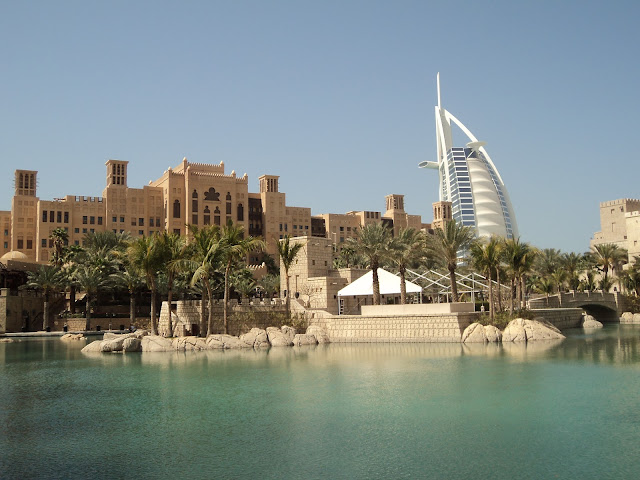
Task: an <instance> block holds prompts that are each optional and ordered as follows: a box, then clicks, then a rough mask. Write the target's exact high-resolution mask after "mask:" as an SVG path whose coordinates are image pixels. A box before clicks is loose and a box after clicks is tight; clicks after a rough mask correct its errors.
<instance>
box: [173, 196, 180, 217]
mask: <svg viewBox="0 0 640 480" xmlns="http://www.w3.org/2000/svg"><path fill="white" fill-rule="evenodd" d="M173 218H180V200H176V201H175V202H173Z"/></svg>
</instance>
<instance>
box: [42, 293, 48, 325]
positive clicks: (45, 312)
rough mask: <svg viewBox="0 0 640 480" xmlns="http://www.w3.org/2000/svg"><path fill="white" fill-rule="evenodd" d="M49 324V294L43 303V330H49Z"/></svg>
mask: <svg viewBox="0 0 640 480" xmlns="http://www.w3.org/2000/svg"><path fill="white" fill-rule="evenodd" d="M48 326H49V295H45V296H44V304H43V305H42V330H45V331H46V330H47V327H48Z"/></svg>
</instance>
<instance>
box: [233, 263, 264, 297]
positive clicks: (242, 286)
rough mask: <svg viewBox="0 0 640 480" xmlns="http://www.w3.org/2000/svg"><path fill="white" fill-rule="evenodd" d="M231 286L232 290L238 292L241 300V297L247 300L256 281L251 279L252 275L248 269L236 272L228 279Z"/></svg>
mask: <svg viewBox="0 0 640 480" xmlns="http://www.w3.org/2000/svg"><path fill="white" fill-rule="evenodd" d="M230 282H231V285H232V286H233V289H234V290H235V291H236V292H238V293H239V294H240V295H241V297H240V299H241V300H242V295H244V296H245V297H247V298H249V296H250V295H251V293H252V292H253V290H254V288H256V285H257V283H256V281H255V279H254V278H253V274H252V273H251V271H250V270H249V269H248V268H243V269H241V270H236V271H235V272H234V273H233V274H232V275H231V278H230Z"/></svg>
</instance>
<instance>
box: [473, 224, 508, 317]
mask: <svg viewBox="0 0 640 480" xmlns="http://www.w3.org/2000/svg"><path fill="white" fill-rule="evenodd" d="M500 246H501V240H500V239H498V238H497V237H495V236H492V237H491V238H490V239H489V240H484V239H483V240H477V241H475V242H473V243H472V244H471V259H472V261H473V265H474V267H475V268H476V269H478V270H479V271H481V272H482V273H483V274H484V275H485V276H486V277H487V283H488V285H489V318H490V319H491V320H493V318H494V315H495V307H494V305H493V280H492V278H493V272H497V270H498V266H499V265H500ZM498 288H500V287H499V286H498Z"/></svg>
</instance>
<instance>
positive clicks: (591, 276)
mask: <svg viewBox="0 0 640 480" xmlns="http://www.w3.org/2000/svg"><path fill="white" fill-rule="evenodd" d="M596 287H597V284H596V276H595V273H594V272H591V271H587V273H585V276H584V278H583V279H582V280H581V281H580V287H579V288H580V289H581V290H582V291H585V290H589V291H590V292H591V291H594V290H595V289H596Z"/></svg>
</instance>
